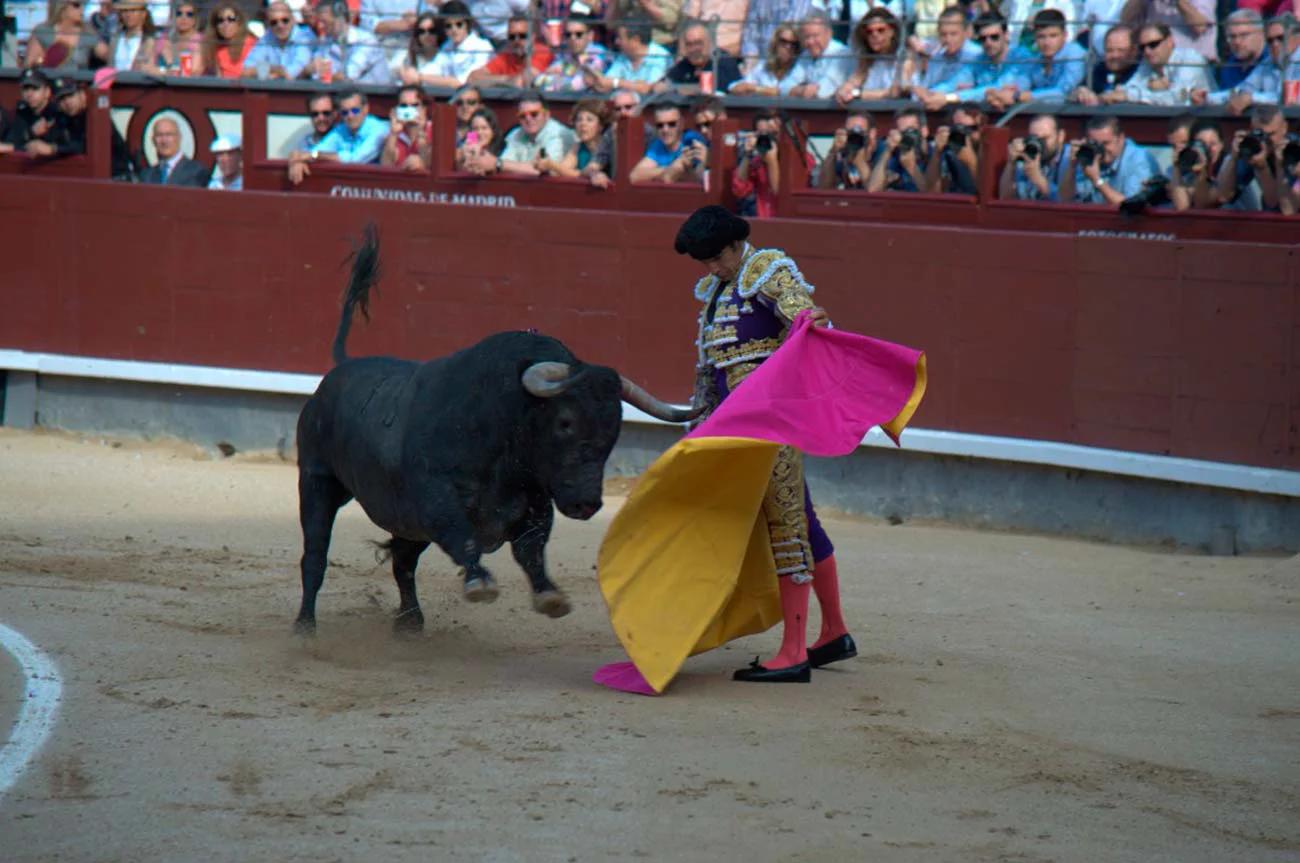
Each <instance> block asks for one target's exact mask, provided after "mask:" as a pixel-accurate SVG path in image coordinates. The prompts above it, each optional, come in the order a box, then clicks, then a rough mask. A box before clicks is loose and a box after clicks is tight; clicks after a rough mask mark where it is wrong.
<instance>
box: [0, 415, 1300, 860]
mask: <svg viewBox="0 0 1300 863" xmlns="http://www.w3.org/2000/svg"><path fill="white" fill-rule="evenodd" d="M295 480H296V474H295V471H294V469H293V467H292V465H289V464H286V463H283V462H280V461H278V460H277V459H275V458H274V457H270V458H258V457H253V458H249V457H244V456H242V455H236V456H235V457H234V458H229V459H221V458H220V457H212V456H210V455H209V454H207V453H206V452H205V451H203V450H201V449H199V448H196V447H191V446H188V445H183V444H158V443H142V442H135V441H129V440H100V439H97V438H82V437H77V436H71V435H61V434H51V433H27V432H15V431H11V430H0V513H3V515H2V516H0V621H3V622H4V623H6V624H7V625H9V626H12V627H14V628H16V629H18V630H20V631H22V632H23V633H24V634H25V635H26V636H27V637H28V638H30V639H31V640H32V641H34V642H35V643H36V644H38V645H40V646H41V647H42V648H43V649H44V650H46V651H47V652H49V653H50V654H51V655H52V656H53V657H54V659H55V660H56V661H57V662H58V664H59V666H60V669H61V671H62V674H63V677H64V685H65V693H64V697H65V701H64V704H63V708H62V712H61V714H60V717H59V720H58V725H57V727H56V729H55V732H54V735H53V737H52V738H51V740H50V742H49V743H48V744H47V746H46V748H45V749H44V750H43V751H42V752H41V753H40V755H39V756H38V760H37V763H36V764H35V765H34V767H33V768H32V769H31V770H30V771H29V773H28V774H27V775H26V776H25V777H24V778H23V780H22V781H21V782H20V783H19V784H18V785H17V786H16V787H15V788H14V789H13V791H12V792H11V793H10V794H9V795H8V796H7V797H6V798H4V799H3V800H0V847H2V848H3V852H0V856H3V857H4V859H5V860H7V861H33V863H34V862H35V861H41V863H44V861H50V860H94V861H99V860H169V861H171V860H204V861H227V860H229V861H244V860H277V861H294V860H301V861H308V860H310V861H313V863H316V861H329V860H357V859H376V860H386V861H387V860H397V861H402V860H422V861H423V860H493V861H512V860H519V861H570V860H574V861H592V860H620V859H651V860H662V859H678V860H746V861H767V860H805V861H823V860H824V861H844V860H873V861H877V860H885V861H893V860H898V861H932V860H953V861H1049V860H1051V861H1098V860H1107V861H1143V863H1147V861H1160V860H1163V861H1179V863H1185V861H1215V863H1219V861H1236V860H1251V861H1254V860H1259V861H1278V860H1300V664H1298V663H1297V662H1296V657H1297V655H1300V625H1298V624H1300V564H1297V562H1296V561H1294V560H1270V559H1266V558H1211V557H1203V556H1196V555H1182V554H1172V553H1168V552H1165V551H1160V550H1149V549H1133V548H1121V547H1113V546H1106V545H1100V544H1089V543H1081V542H1070V541H1063V540H1057V539H1046V538H1040V537H1025V536H1016V535H1008V534H987V533H975V532H969V531H959V530H950V529H944V528H939V527H920V526H914V525H909V524H903V525H900V526H894V527H891V526H888V525H886V524H882V523H877V522H871V521H861V520H845V519H829V520H828V529H829V531H830V533H831V536H832V538H833V539H834V541H835V542H836V544H837V547H838V555H839V564H840V565H839V569H840V573H841V578H842V579H843V582H844V592H845V606H846V613H847V617H848V619H849V620H850V622H851V624H852V625H853V627H854V631H855V635H856V636H857V639H858V643H859V647H860V649H861V651H862V655H861V656H860V657H859V658H858V659H856V660H854V661H851V662H847V663H844V664H843V665H842V666H840V667H835V668H833V669H827V670H825V671H822V672H819V673H816V674H815V675H814V679H813V682H812V684H810V685H807V686H797V685H796V686H769V687H763V686H758V685H743V684H735V683H732V682H731V681H730V679H729V676H730V672H731V670H732V669H734V668H737V667H740V666H742V665H744V664H745V663H747V662H748V661H749V660H750V659H751V658H753V656H754V655H755V654H767V653H769V652H770V651H771V650H772V649H774V647H775V643H776V634H775V633H768V634H765V635H762V636H755V637H752V638H750V639H746V640H745V641H744V642H742V643H739V644H735V645H732V646H731V647H730V649H724V650H719V651H715V652H713V653H710V654H706V655H704V656H701V657H697V658H695V659H693V660H691V662H690V663H689V664H688V665H687V668H686V670H685V673H684V674H683V675H682V676H681V677H680V678H679V679H678V680H677V682H676V683H675V684H674V686H673V687H672V689H671V690H670V692H669V694H668V695H667V696H665V697H662V698H657V699H651V698H642V697H638V696H631V695H621V694H619V693H615V692H611V691H608V690H604V689H601V688H599V687H596V686H595V685H594V684H592V683H591V682H590V675H591V672H592V671H593V670H594V669H595V668H596V667H597V666H599V665H600V664H602V663H604V662H608V661H612V660H615V659H618V658H620V657H621V652H620V650H619V648H618V645H617V643H616V641H615V639H614V638H613V636H612V634H611V633H610V630H609V627H608V622H607V619H606V616H605V612H604V605H603V603H602V601H601V599H600V595H599V592H598V590H597V587H596V582H595V573H594V571H593V563H594V560H595V553H596V549H597V547H598V546H599V543H600V538H601V536H602V534H603V532H604V530H605V528H606V526H607V525H608V519H609V516H610V513H611V512H612V511H613V510H614V509H615V508H616V507H617V504H618V503H619V499H618V498H616V497H611V498H609V499H608V501H607V506H606V508H605V510H604V511H602V513H601V514H600V515H599V516H598V517H597V518H596V519H593V520H592V521H591V522H587V523H576V522H572V521H568V520H566V519H563V518H559V519H557V530H556V535H555V537H554V539H553V541H552V543H551V546H550V552H549V559H550V562H551V567H552V570H553V574H554V578H555V580H556V582H557V583H558V584H560V585H561V586H562V587H563V588H564V589H565V590H566V591H567V592H568V593H569V596H570V598H571V599H572V600H573V603H574V611H573V613H572V614H571V615H569V616H568V617H566V618H563V619H561V620H550V619H548V618H545V617H542V616H540V615H537V614H535V613H533V612H532V611H531V609H530V607H529V603H528V594H527V589H526V583H525V580H524V577H523V575H522V573H520V572H519V571H518V570H517V569H516V567H515V566H514V564H513V562H512V561H511V560H510V557H509V554H508V552H499V553H497V554H496V555H493V556H492V558H491V559H490V560H489V563H488V565H489V567H490V568H492V569H493V571H494V572H495V573H496V575H497V577H498V580H499V581H500V583H501V585H502V588H503V591H502V598H501V599H500V601H498V602H497V603H496V604H494V605H488V606H471V605H468V604H466V603H464V602H463V601H462V600H461V599H460V596H459V586H458V583H457V579H456V574H455V569H454V567H453V566H452V565H451V564H450V562H449V561H448V560H447V559H446V558H445V557H443V556H442V555H441V554H440V553H438V552H437V551H436V550H431V551H430V552H428V553H426V554H425V556H424V559H423V560H422V562H421V567H420V571H419V574H418V576H417V582H418V587H419V590H420V593H421V597H422V602H423V605H424V609H425V616H426V619H427V624H426V628H425V631H424V633H423V634H422V635H420V636H418V637H413V638H403V639H395V638H394V637H393V636H392V635H391V629H390V626H391V617H390V615H391V613H392V610H393V609H394V608H395V607H396V602H397V592H396V588H395V586H394V584H393V582H392V577H391V575H390V574H389V572H388V570H387V567H385V566H381V565H378V564H377V563H376V562H375V559H374V551H373V548H372V546H371V545H370V544H369V543H368V541H369V540H378V539H383V536H382V535H381V534H380V533H379V531H378V530H377V529H376V528H374V527H373V526H372V525H370V524H369V522H368V521H367V520H366V519H365V517H364V515H363V514H362V513H361V512H360V511H359V510H358V509H357V508H356V506H355V505H352V506H349V507H348V508H347V509H345V510H344V511H343V512H342V513H341V515H340V519H339V526H338V529H337V530H336V532H335V534H334V542H333V546H332V549H331V552H330V559H331V567H330V569H329V572H328V573H327V575H326V582H325V589H324V591H323V593H322V595H321V599H320V605H319V609H318V616H319V625H320V634H319V636H318V638H316V639H315V640H314V641H301V640H298V639H296V638H294V637H293V636H292V635H291V633H290V629H291V623H292V620H293V617H294V614H295V612H296V610H297V602H298V598H299V588H298V573H297V561H298V555H299V553H300V549H299V535H298V528H297V511H296V497H295ZM621 490H623V489H616V491H621ZM813 626H814V627H815V626H816V619H815V617H814V621H813ZM16 678H17V675H16V673H15V669H14V667H13V665H12V663H11V662H9V661H8V659H7V657H0V723H2V725H0V728H4V729H7V728H8V724H9V723H10V722H11V721H12V718H13V716H14V714H15V712H16V709H17V703H18V697H19V693H20V691H21V689H20V682H19V681H18V680H17V679H16Z"/></svg>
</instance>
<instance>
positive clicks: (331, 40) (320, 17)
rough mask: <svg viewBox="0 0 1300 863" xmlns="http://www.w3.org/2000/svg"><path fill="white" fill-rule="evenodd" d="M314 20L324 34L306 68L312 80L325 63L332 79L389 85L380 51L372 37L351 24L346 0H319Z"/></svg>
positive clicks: (384, 61) (388, 77) (386, 61)
mask: <svg viewBox="0 0 1300 863" xmlns="http://www.w3.org/2000/svg"><path fill="white" fill-rule="evenodd" d="M316 20H317V23H318V24H319V25H320V28H321V30H323V31H324V36H323V37H322V38H321V41H320V45H319V46H318V47H317V49H316V59H315V60H313V61H312V63H311V66H310V67H309V68H311V69H312V73H311V74H312V77H315V78H320V77H322V76H323V71H324V69H325V64H326V63H328V64H329V66H328V69H329V74H330V75H331V76H332V78H333V79H335V80H338V79H342V80H346V81H353V82H356V83H359V84H391V83H392V81H393V79H392V75H391V74H390V73H389V71H388V59H387V58H386V57H385V56H384V52H383V51H382V50H380V48H379V45H378V43H377V42H376V40H375V34H374V33H371V32H370V31H369V30H363V29H361V28H360V27H354V26H353V25H352V24H351V23H349V22H350V21H351V20H352V12H351V10H350V9H349V8H348V4H347V0H323V2H321V3H319V4H318V5H317V6H316Z"/></svg>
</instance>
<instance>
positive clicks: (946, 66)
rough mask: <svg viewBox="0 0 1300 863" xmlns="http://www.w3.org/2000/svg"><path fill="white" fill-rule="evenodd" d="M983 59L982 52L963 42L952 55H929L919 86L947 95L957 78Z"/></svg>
mask: <svg viewBox="0 0 1300 863" xmlns="http://www.w3.org/2000/svg"><path fill="white" fill-rule="evenodd" d="M983 57H984V51H983V50H982V49H981V48H980V47H979V46H978V45H977V44H975V43H974V42H970V41H966V42H963V43H962V46H961V48H960V50H958V51H957V53H956V54H954V55H949V54H947V53H945V52H943V51H940V52H938V53H937V54H931V55H930V59H929V60H927V61H926V63H925V76H924V77H923V78H922V79H921V86H922V87H924V88H925V89H927V90H933V91H935V92H936V93H949V92H951V91H952V84H953V82H954V81H955V80H956V79H957V76H958V75H960V74H961V73H962V72H963V71H964V70H965V69H966V68H967V67H969V66H970V65H971V64H972V63H976V62H978V61H979V60H980V59H981V58H983Z"/></svg>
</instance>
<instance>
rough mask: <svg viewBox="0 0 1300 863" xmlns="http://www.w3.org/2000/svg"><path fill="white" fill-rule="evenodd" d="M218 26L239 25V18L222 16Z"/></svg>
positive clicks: (218, 20)
mask: <svg viewBox="0 0 1300 863" xmlns="http://www.w3.org/2000/svg"><path fill="white" fill-rule="evenodd" d="M217 23H218V24H238V23H239V18H238V17H236V16H234V15H222V16H221V17H220V18H218V19H217Z"/></svg>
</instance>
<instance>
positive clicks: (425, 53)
mask: <svg viewBox="0 0 1300 863" xmlns="http://www.w3.org/2000/svg"><path fill="white" fill-rule="evenodd" d="M441 41H442V22H440V21H439V20H438V16H437V14H436V13H434V12H421V13H420V15H419V17H418V18H416V19H415V27H414V28H412V30H411V39H410V42H409V43H407V46H406V50H405V51H401V52H399V53H398V54H397V56H396V57H394V58H392V59H391V60H389V62H388V69H389V71H390V72H391V73H392V75H393V78H394V79H395V80H397V81H400V82H401V83H403V84H424V83H427V81H426V80H425V76H426V75H427V76H429V77H432V76H433V62H434V60H435V59H437V57H438V44H439V43H440V42H441Z"/></svg>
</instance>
